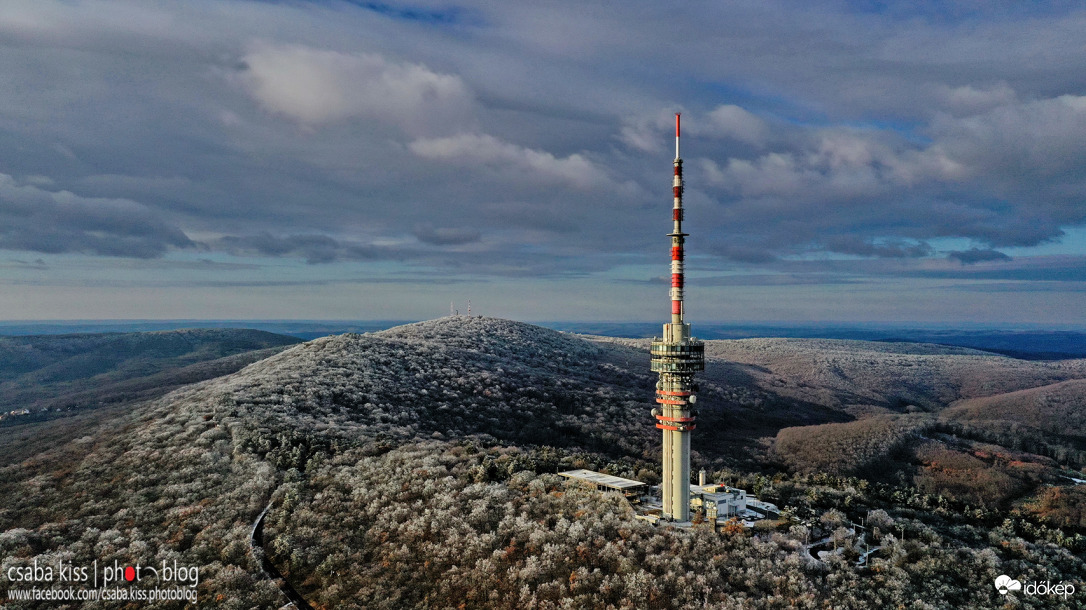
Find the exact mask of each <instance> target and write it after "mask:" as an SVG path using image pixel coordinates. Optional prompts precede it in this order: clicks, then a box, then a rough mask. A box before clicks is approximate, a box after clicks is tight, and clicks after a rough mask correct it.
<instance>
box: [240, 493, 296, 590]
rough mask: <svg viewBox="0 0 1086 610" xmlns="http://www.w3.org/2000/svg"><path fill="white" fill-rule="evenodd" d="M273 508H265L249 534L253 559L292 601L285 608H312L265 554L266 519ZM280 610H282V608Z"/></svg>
mask: <svg viewBox="0 0 1086 610" xmlns="http://www.w3.org/2000/svg"><path fill="white" fill-rule="evenodd" d="M271 507H272V505H271V504H270V503H269V504H268V505H267V506H265V507H264V510H263V511H262V512H261V513H260V516H259V517H257V518H256V521H255V522H254V523H253V530H252V532H251V533H250V534H249V545H250V547H251V548H252V551H253V557H256V558H257V560H258V561H260V567H261V568H262V569H263V570H264V573H265V574H267V575H268V577H269V578H271V579H272V580H274V581H275V584H277V585H278V586H279V590H280V591H282V592H283V595H285V596H286V598H287V599H289V600H290V603H289V604H287V605H286V606H283V608H291V607H293V608H295V609H296V610H301V609H302V608H310V607H311V606H310V605H309V602H307V601H305V598H304V597H302V596H301V594H299V593H298V591H296V590H295V589H294V587H292V586H291V585H290V583H289V582H287V579H286V578H283V575H282V574H281V573H280V572H279V570H278V569H277V568H276V567H275V566H274V565H273V564H272V562H271V561H270V560H269V559H268V555H267V554H266V553H265V552H264V517H266V516H268V511H269V510H271ZM280 610H282V608H281V609H280Z"/></svg>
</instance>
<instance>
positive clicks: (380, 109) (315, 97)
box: [242, 42, 474, 133]
mask: <svg viewBox="0 0 1086 610" xmlns="http://www.w3.org/2000/svg"><path fill="white" fill-rule="evenodd" d="M242 61H243V63H244V65H245V69H244V70H243V72H242V80H243V82H244V83H245V85H246V86H247V88H248V91H249V93H250V94H251V95H252V96H253V98H254V99H256V101H257V102H259V103H260V105H261V106H263V107H264V108H265V109H267V110H268V111H270V112H273V113H277V114H281V115H284V116H287V117H290V118H292V119H294V120H297V121H298V122H300V123H304V124H307V125H319V124H323V123H332V122H337V121H343V120H346V119H351V118H364V119H369V120H377V121H388V122H391V123H394V124H396V125H398V126H399V127H400V128H401V129H403V130H405V131H407V132H408V133H431V132H433V131H434V130H439V131H455V130H456V128H457V127H460V126H463V125H464V124H465V123H466V122H467V121H468V120H469V119H470V116H471V111H472V106H473V103H474V100H473V96H472V93H471V91H470V89H469V88H468V86H467V85H466V84H465V83H464V81H463V79H461V78H460V77H458V76H456V75H452V74H441V73H438V72H435V71H433V70H431V69H429V68H427V67H426V66H425V65H422V64H419V63H411V62H396V61H392V60H389V59H387V58H386V57H384V56H382V55H380V54H378V53H341V52H338V51H330V50H324V49H316V48H312V47H308V46H302V45H283V44H272V43H267V42H264V43H260V44H255V45H254V46H253V48H252V49H251V50H250V51H249V52H248V53H246V54H245V56H244V57H243V58H242Z"/></svg>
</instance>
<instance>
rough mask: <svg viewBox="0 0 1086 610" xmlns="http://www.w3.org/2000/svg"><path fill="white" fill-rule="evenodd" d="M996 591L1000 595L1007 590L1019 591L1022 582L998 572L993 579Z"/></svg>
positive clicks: (1004, 593)
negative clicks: (994, 579) (997, 575)
mask: <svg viewBox="0 0 1086 610" xmlns="http://www.w3.org/2000/svg"><path fill="white" fill-rule="evenodd" d="M995 588H996V591H999V594H1000V595H1006V594H1007V592H1008V591H1021V590H1022V583H1020V582H1018V581H1017V580H1014V579H1013V578H1011V577H1010V576H1007V575H1006V574H1000V575H999V577H998V578H996V581H995Z"/></svg>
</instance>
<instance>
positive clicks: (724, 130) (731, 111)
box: [708, 104, 769, 146]
mask: <svg viewBox="0 0 1086 610" xmlns="http://www.w3.org/2000/svg"><path fill="white" fill-rule="evenodd" d="M708 119H709V121H710V123H709V124H710V125H711V126H712V127H713V128H715V129H714V131H715V132H716V133H715V135H718V136H722V137H725V138H732V139H735V140H739V141H740V142H746V143H747V144H754V145H756V146H761V145H763V144H765V140H766V137H767V136H768V134H769V127H768V126H767V125H766V123H765V121H763V120H762V119H760V118H758V117H757V116H755V115H753V114H751V113H749V112H747V111H746V110H744V109H743V108H740V107H739V106H736V105H734V104H724V105H721V106H717V107H716V109H715V110H713V111H712V112H710V113H709V116H708Z"/></svg>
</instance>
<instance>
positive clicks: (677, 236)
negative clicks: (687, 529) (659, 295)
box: [652, 113, 705, 521]
mask: <svg viewBox="0 0 1086 610" xmlns="http://www.w3.org/2000/svg"><path fill="white" fill-rule="evenodd" d="M674 165H675V175H674V178H673V180H672V183H671V185H672V189H671V190H672V197H673V204H672V209H671V221H672V230H671V233H668V237H670V238H671V292H670V295H671V323H669V324H664V334H663V337H660V338H656V339H653V341H652V370H653V372H655V373H659V374H660V380H659V381H657V382H656V402H657V403H658V404H659V406H658V407H657V408H655V409H653V410H652V414H653V416H654V417H655V418H656V427H657V428H659V429H661V430H663V468H662V472H661V474H662V477H661V478H662V485H661V492H660V499H661V501H662V503H663V511H662V512H663V517H664V518H666V519H670V520H673V521H689V520H690V432H691V431H692V430H693V429H694V428H695V427H696V426H695V420H696V419H697V411H695V410H694V408H693V404H694V401H695V396H694V373H695V372H697V371H703V370H705V344H704V343H702V342H701V341H698V340H697V339H695V338H693V337H691V336H690V325H689V324H687V323H686V322H685V321H684V319H683V316H684V314H685V313H686V310H685V307H684V306H683V289H684V287H685V286H684V284H685V280H684V275H683V262H684V261H683V259H684V257H685V255H684V246H685V243H686V235H687V234H686V233H683V224H682V223H683V160H682V158H681V157H680V156H679V114H678V113H676V114H675V164H674Z"/></svg>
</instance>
